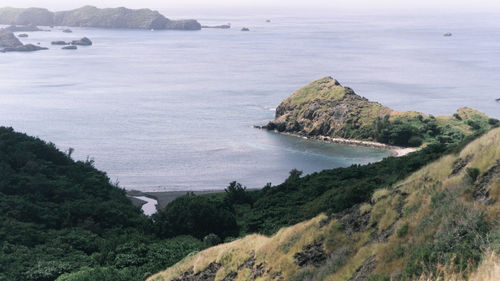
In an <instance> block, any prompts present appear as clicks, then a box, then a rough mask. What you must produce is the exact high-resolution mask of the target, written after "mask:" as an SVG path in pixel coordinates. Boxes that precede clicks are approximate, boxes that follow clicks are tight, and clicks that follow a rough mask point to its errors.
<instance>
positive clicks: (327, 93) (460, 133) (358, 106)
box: [263, 77, 498, 147]
mask: <svg viewBox="0 0 500 281" xmlns="http://www.w3.org/2000/svg"><path fill="white" fill-rule="evenodd" d="M497 122H498V120H494V119H490V118H488V117H487V116H486V115H484V114H482V113H480V112H479V111H477V110H474V109H470V108H461V109H459V110H458V111H457V113H455V114H454V115H453V116H439V117H434V116H432V115H427V114H424V113H419V112H415V111H408V112H397V111H395V110H392V109H390V108H388V107H386V106H383V105H381V104H380V103H377V102H372V101H369V100H368V99H366V98H364V97H361V96H359V95H357V94H356V93H355V92H354V91H353V90H352V89H351V88H349V87H344V86H342V85H341V84H340V83H339V82H338V81H337V80H335V79H333V78H332V77H323V78H321V79H318V80H316V81H313V82H311V83H310V84H308V85H306V86H304V87H302V88H300V89H298V90H297V91H295V92H294V93H292V94H291V95H290V96H289V97H288V98H286V99H285V100H284V101H283V102H282V103H281V104H280V105H279V106H278V107H277V108H276V116H275V120H273V121H271V122H269V123H268V124H267V125H266V126H263V128H265V129H268V130H275V131H278V132H285V133H291V134H297V135H301V136H307V137H313V138H318V139H322V138H324V137H328V138H345V139H354V140H362V141H376V142H380V143H384V144H389V145H398V146H411V147H418V146H421V145H423V144H425V143H431V142H442V143H449V142H456V141H460V140H462V139H463V138H464V137H465V136H467V135H469V134H470V133H471V132H472V131H474V130H475V129H477V128H480V127H481V128H483V127H488V126H491V125H495V124H496V123H497Z"/></svg>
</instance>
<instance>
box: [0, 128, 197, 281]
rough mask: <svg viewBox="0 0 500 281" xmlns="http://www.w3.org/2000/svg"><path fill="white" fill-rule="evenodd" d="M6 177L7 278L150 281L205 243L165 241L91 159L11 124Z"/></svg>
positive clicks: (0, 141) (1, 139) (1, 157)
mask: <svg viewBox="0 0 500 281" xmlns="http://www.w3.org/2000/svg"><path fill="white" fill-rule="evenodd" d="M68 154H69V153H68ZM0 175H1V176H0V280H7V281H17V280H22V281H29V280H39V281H45V280H54V279H56V278H57V277H58V276H60V275H61V274H63V273H70V272H73V273H74V272H76V273H74V274H69V275H64V277H61V279H62V280H134V281H136V280H143V279H144V278H145V277H146V276H147V275H149V274H151V273H154V272H156V271H158V270H160V269H163V268H165V267H168V266H170V265H172V264H174V263H175V262H177V261H179V260H180V259H182V258H183V257H184V256H186V255H187V254H189V253H191V252H193V251H199V250H201V249H203V248H205V246H204V245H203V243H202V242H201V241H200V240H198V239H195V238H192V237H188V236H185V237H177V238H172V239H160V238H159V237H158V236H157V235H155V233H154V231H152V230H153V229H154V225H153V223H152V221H151V220H150V219H148V218H147V217H146V216H144V215H143V214H142V213H141V211H140V209H139V208H137V207H134V206H133V205H132V204H131V202H130V201H129V200H128V198H127V197H126V196H125V192H124V191H123V190H121V189H120V188H118V187H116V186H114V185H112V184H110V183H109V179H108V178H107V176H106V174H104V173H103V172H100V171H98V170H96V169H95V168H94V167H93V162H92V161H91V160H88V161H85V162H80V161H78V162H75V161H73V160H72V159H71V158H70V157H69V155H67V154H64V153H62V152H60V151H58V150H57V149H56V147H55V146H54V145H53V144H47V143H45V142H43V141H41V140H39V139H35V138H32V137H28V136H26V135H24V134H19V133H15V132H14V131H13V130H12V129H10V128H4V127H0ZM120 276H121V277H120ZM101 277H102V278H101ZM104 277H105V278H104Z"/></svg>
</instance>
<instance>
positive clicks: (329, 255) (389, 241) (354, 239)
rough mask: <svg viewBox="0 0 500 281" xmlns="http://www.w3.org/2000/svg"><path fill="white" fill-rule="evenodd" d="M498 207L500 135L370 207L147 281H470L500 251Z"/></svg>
mask: <svg viewBox="0 0 500 281" xmlns="http://www.w3.org/2000/svg"><path fill="white" fill-rule="evenodd" d="M499 199H500V129H498V128H497V129H493V130H491V131H490V132H488V133H487V134H485V135H484V136H482V137H480V138H478V139H476V140H475V141H473V142H471V143H470V144H469V145H467V146H466V147H465V148H463V149H462V150H461V151H460V152H457V153H455V154H449V155H446V156H444V157H442V158H440V159H439V160H437V161H435V162H433V163H431V164H429V165H427V166H425V167H423V168H422V169H420V170H418V171H417V172H415V173H414V174H412V175H410V176H409V177H407V178H405V179H402V180H401V181H400V182H398V183H397V184H395V185H394V186H391V187H387V188H384V189H380V190H378V191H376V192H375V193H374V194H373V196H372V197H371V200H369V201H367V202H365V203H363V204H360V205H356V206H354V207H351V208H349V209H346V210H344V211H342V212H340V213H334V214H331V215H320V216H318V217H316V218H314V219H311V220H308V221H305V222H302V223H299V224H296V225H294V226H291V227H287V228H283V229H281V230H280V231H279V232H277V233H276V234H275V235H273V236H271V237H266V236H262V235H257V234H253V235H249V236H247V237H244V238H242V239H239V240H235V241H233V242H230V243H226V244H221V245H218V246H215V247H212V248H209V249H207V250H204V251H202V252H200V253H197V254H194V255H189V256H188V257H186V258H185V259H184V260H183V261H181V262H179V263H178V264H176V265H174V266H173V267H170V268H168V269H167V270H166V271H164V272H161V273H158V274H156V275H153V276H152V277H150V278H149V279H148V280H149V281H154V280H158V281H159V280H161V281H170V280H176V281H188V280H207V281H208V280H358V281H359V280H417V279H418V278H419V277H422V279H418V280H433V278H432V277H431V276H436V274H437V273H439V274H442V276H443V277H444V280H467V279H465V278H466V277H467V275H469V274H470V273H471V272H473V271H474V270H475V266H477V263H479V262H480V261H481V258H482V257H483V256H484V252H483V250H484V249H488V248H489V247H490V248H497V249H498V246H499V245H500V235H499V231H500V230H499V229H498V219H499V218H500V201H499ZM496 262H497V267H498V264H500V261H499V260H496ZM479 270H485V271H486V272H488V268H487V267H486V268H485V267H480V268H479ZM457 272H459V273H458V274H457ZM448 274H449V275H448ZM461 274H463V276H462V277H463V278H464V279H461V278H460V275H461ZM425 276H427V277H429V279H427V278H425ZM440 276H441V275H440ZM473 276H480V278H478V279H471V280H483V281H484V280H491V281H493V280H497V279H496V278H497V276H495V275H492V274H491V273H490V274H489V276H488V275H481V274H473Z"/></svg>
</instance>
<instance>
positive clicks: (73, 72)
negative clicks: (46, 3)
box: [0, 13, 500, 191]
mask: <svg viewBox="0 0 500 281" xmlns="http://www.w3.org/2000/svg"><path fill="white" fill-rule="evenodd" d="M197 19H198V20H199V21H200V22H201V23H202V24H204V25H219V24H226V23H231V28H230V29H203V30H201V31H158V30H156V31H153V30H117V29H115V30H111V29H98V28H71V29H72V30H73V33H63V32H62V27H55V28H49V27H44V28H46V29H50V31H44V32H29V33H28V34H29V37H28V38H21V40H22V41H23V42H24V43H32V44H38V43H39V44H40V45H41V46H46V47H49V48H50V49H49V50H46V51H39V52H33V53H0V126H9V127H13V128H14V129H15V130H17V131H19V132H23V133H26V134H29V135H32V136H36V137H39V138H41V139H43V140H45V141H47V142H53V143H55V144H56V145H57V147H58V148H59V149H60V150H62V151H67V150H68V149H69V148H73V149H74V153H73V154H72V157H73V158H74V159H75V160H82V161H85V160H90V159H92V160H94V161H95V166H96V167H97V168H98V169H101V170H103V171H105V172H106V173H107V174H108V176H109V177H110V180H111V181H112V182H113V183H117V184H118V185H119V186H121V187H122V188H125V189H136V190H141V191H179V190H180V191H184V190H222V189H224V188H225V187H226V186H227V185H228V184H229V182H231V181H238V182H240V183H241V184H243V185H245V186H247V187H248V188H261V187H263V186H264V185H265V184H266V183H268V182H271V183H272V184H279V183H281V182H282V181H283V180H285V179H286V178H287V176H288V174H289V171H290V170H292V169H298V170H301V171H303V172H304V174H309V173H314V172H318V171H321V170H324V169H332V168H337V167H346V166H350V165H352V164H366V163H372V162H376V161H380V160H381V159H383V158H384V157H388V156H389V152H388V151H384V150H378V149H372V148H362V147H354V146H345V145H333V144H325V143H321V142H316V141H311V140H306V139H302V138H298V137H293V136H286V135H280V134H276V133H273V132H267V131H264V130H258V129H254V128H253V127H252V126H253V125H264V124H266V123H267V122H268V121H270V120H272V119H273V118H274V115H275V112H274V110H275V108H276V107H277V106H278V105H279V103H280V102H281V101H282V100H283V99H284V98H286V97H287V96H289V95H290V94H291V93H292V92H293V91H294V90H296V89H298V88H300V87H301V86H303V85H305V84H307V83H309V82H311V81H313V80H315V79H318V78H321V77H323V76H332V77H334V78H335V79H337V80H338V81H339V82H340V83H341V84H342V85H344V86H348V87H351V88H352V89H353V90H354V91H355V92H356V93H358V94H359V95H361V96H364V97H366V98H368V99H370V100H372V101H377V102H380V103H382V104H384V105H386V106H389V107H391V108H393V109H394V110H397V111H406V110H415V111H420V112H424V113H428V114H433V115H451V114H453V113H454V112H455V111H456V110H457V109H458V108H460V107H472V108H476V109H478V110H480V111H482V112H484V113H486V114H488V115H490V116H492V117H495V118H500V103H498V102H496V101H495V99H497V98H500V90H499V89H500V21H498V15H495V14H477V15H470V14H468V15H459V14H449V15H440V14H435V15H432V14H430V15H429V14H427V15H425V16H423V15H418V14H416V15H394V14H393V15H385V14H370V13H365V14H342V13H333V14H331V15H324V16H321V17H318V16H311V15H279V14H276V15H273V16H272V17H271V16H260V15H252V16H242V15H238V16H230V15H228V16H217V15H209V16H203V15H201V16H199V17H198V18H197ZM267 20H270V22H267ZM243 27H247V28H249V29H250V31H248V32H243V31H241V28H243ZM447 32H450V33H452V36H449V37H445V36H443V34H445V33H447ZM84 36H85V37H88V38H90V39H91V40H92V41H93V45H92V46H90V47H79V48H78V50H62V49H61V47H60V46H51V45H50V42H51V41H55V40H66V41H70V40H75V39H79V38H82V37H84Z"/></svg>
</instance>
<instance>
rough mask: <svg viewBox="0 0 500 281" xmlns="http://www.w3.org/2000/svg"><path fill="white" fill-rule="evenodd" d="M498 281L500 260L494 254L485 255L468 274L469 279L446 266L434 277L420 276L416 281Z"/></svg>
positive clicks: (499, 277) (499, 278) (440, 268)
mask: <svg viewBox="0 0 500 281" xmlns="http://www.w3.org/2000/svg"><path fill="white" fill-rule="evenodd" d="M467 280H468V281H498V280H500V258H499V257H498V255H496V254H495V253H494V252H489V253H488V254H486V255H485V258H484V260H483V261H482V262H481V264H480V265H479V267H478V268H477V269H476V270H475V271H474V272H473V273H472V274H470V276H469V278H464V277H463V274H460V273H458V272H454V271H453V270H452V269H450V268H449V267H446V266H441V267H439V271H438V272H436V273H434V275H430V276H426V275H422V276H421V277H420V278H419V279H418V281H467Z"/></svg>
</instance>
